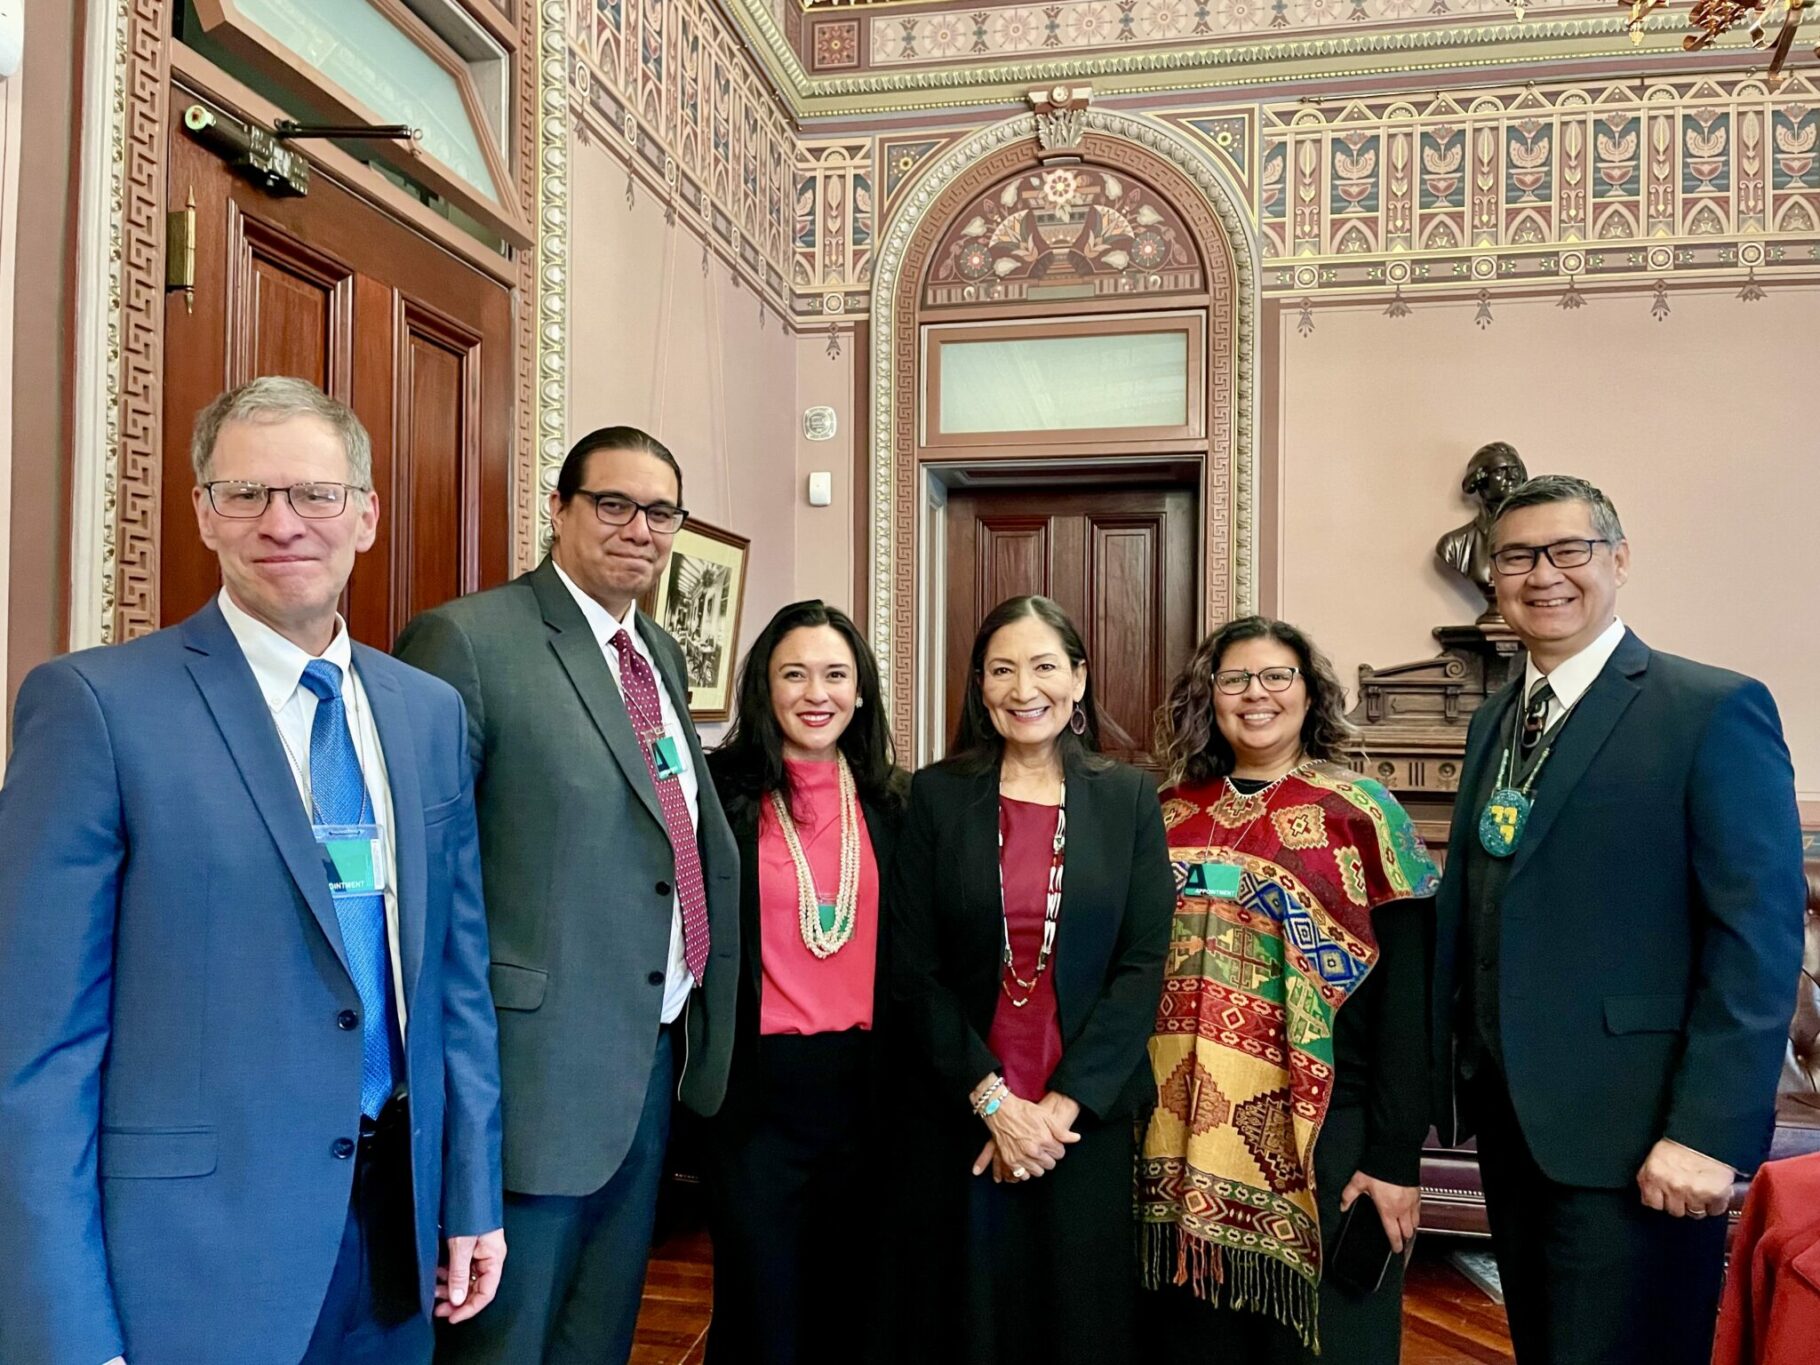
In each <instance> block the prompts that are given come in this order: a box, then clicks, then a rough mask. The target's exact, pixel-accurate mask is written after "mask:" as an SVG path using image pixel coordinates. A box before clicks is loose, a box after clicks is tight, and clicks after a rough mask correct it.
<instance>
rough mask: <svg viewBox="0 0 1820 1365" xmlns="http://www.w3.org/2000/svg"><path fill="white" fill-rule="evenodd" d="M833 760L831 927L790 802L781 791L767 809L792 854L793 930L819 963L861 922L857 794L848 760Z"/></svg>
mask: <svg viewBox="0 0 1820 1365" xmlns="http://www.w3.org/2000/svg"><path fill="white" fill-rule="evenodd" d="M834 761H835V763H836V764H838V765H839V769H840V773H839V779H838V780H839V790H840V796H839V804H840V886H839V888H838V889H837V890H836V891H835V893H834V920H833V923H831V924H827V925H824V924H823V923H822V906H821V897H820V896H818V895H817V894H816V892H815V877H814V874H812V873H811V872H810V870H809V859H808V856H807V855H806V854H804V852H803V845H802V840H801V839H799V838H797V835H796V822H795V821H794V820H792V819H791V818H790V803H789V802H787V801H786V800H784V794H783V793H782V792H781V791H774V792H772V793H771V809H772V811H773V812H774V813H775V814H776V815H777V826H778V828H779V829H780V830H782V831H783V835H784V847H785V848H787V849H789V850H790V861H791V862H792V863H794V864H795V865H796V919H797V927H798V929H799V930H800V931H801V933H802V936H803V947H805V948H807V949H808V950H809V951H810V952H812V953H814V954H815V955H816V956H817V957H820V958H829V957H833V956H834V955H835V954H836V953H838V952H839V951H840V950H841V949H842V948H845V947H846V946H847V941H848V940H849V939H851V938H852V937H853V928H854V925H855V924H857V923H858V921H859V854H860V850H859V793H858V791H857V790H856V788H855V787H854V785H853V772H852V770H851V769H850V768H848V767H847V756H846V755H845V754H843V753H840V752H839V751H836V753H835V756H834Z"/></svg>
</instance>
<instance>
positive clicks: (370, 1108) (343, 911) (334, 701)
mask: <svg viewBox="0 0 1820 1365" xmlns="http://www.w3.org/2000/svg"><path fill="white" fill-rule="evenodd" d="M303 685H304V686H305V687H307V688H309V689H310V691H312V692H314V693H315V694H316V720H315V722H314V724H312V725H311V727H310V795H311V797H312V799H313V801H314V804H315V807H316V809H315V819H316V821H317V823H319V824H324V825H362V824H373V823H375V821H374V819H373V809H372V804H371V802H369V801H368V800H367V784H366V778H365V777H364V776H363V775H362V774H361V771H360V756H359V755H358V754H356V753H355V752H354V736H353V734H352V733H351V732H350V731H349V730H348V709H347V704H346V703H345V702H343V701H342V699H341V670H340V669H339V668H337V667H336V666H335V665H334V664H332V663H330V662H329V661H328V660H326V659H311V660H310V662H309V663H308V664H306V665H305V666H304V670H303ZM335 918H336V919H338V920H339V921H340V922H341V942H342V946H343V947H344V948H345V949H346V950H347V955H348V969H349V970H350V971H351V972H353V974H354V989H355V990H357V991H359V992H360V1005H361V1011H360V1012H361V1014H362V1016H363V1021H362V1022H363V1028H364V1032H363V1035H362V1043H363V1046H362V1049H361V1065H360V1112H361V1113H363V1114H365V1115H366V1116H367V1117H368V1118H370V1119H371V1118H378V1117H379V1111H380V1110H381V1109H383V1108H385V1103H386V1101H387V1100H389V1099H390V1098H391V1097H392V1026H391V1019H392V972H391V965H390V962H389V960H388V957H387V953H386V928H385V897H384V896H383V895H376V896H337V897H335Z"/></svg>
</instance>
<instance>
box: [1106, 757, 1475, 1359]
mask: <svg viewBox="0 0 1820 1365" xmlns="http://www.w3.org/2000/svg"><path fill="white" fill-rule="evenodd" d="M1163 796H1164V799H1165V801H1166V802H1167V808H1168V809H1169V810H1170V812H1171V816H1172V818H1171V820H1170V827H1169V856H1170V861H1171V863H1172V864H1173V868H1174V872H1175V883H1176V909H1175V919H1174V923H1173V925H1172V927H1171V933H1170V943H1169V950H1168V953H1167V955H1166V957H1165V959H1164V976H1165V979H1164V984H1163V999H1162V1004H1161V1006H1160V1007H1159V1009H1158V1011H1157V1026H1156V1031H1155V1033H1154V1034H1153V1036H1152V1038H1151V1040H1150V1061H1151V1069H1152V1072H1153V1074H1154V1075H1155V1077H1156V1080H1157V1089H1158V1100H1159V1103H1158V1107H1157V1109H1156V1110H1155V1111H1154V1112H1153V1114H1152V1115H1151V1119H1150V1124H1149V1127H1148V1129H1147V1130H1146V1132H1145V1135H1144V1151H1143V1161H1142V1163H1141V1166H1140V1188H1139V1193H1138V1203H1139V1208H1140V1216H1141V1218H1142V1221H1143V1240H1144V1256H1143V1259H1142V1269H1143V1274H1144V1277H1145V1280H1146V1282H1147V1283H1149V1284H1152V1285H1153V1286H1156V1285H1161V1284H1163V1283H1165V1282H1174V1283H1178V1284H1180V1283H1184V1282H1185V1283H1187V1284H1188V1286H1189V1287H1190V1288H1191V1290H1192V1291H1193V1292H1194V1293H1195V1294H1196V1295H1197V1296H1198V1297H1201V1298H1204V1299H1208V1300H1210V1301H1214V1302H1236V1301H1237V1300H1238V1299H1246V1300H1255V1301H1256V1302H1259V1303H1262V1304H1264V1305H1265V1306H1266V1307H1267V1309H1268V1311H1271V1312H1273V1313H1275V1314H1276V1315H1277V1316H1278V1317H1280V1318H1281V1319H1282V1320H1283V1321H1284V1322H1286V1323H1288V1324H1289V1325H1291V1326H1292V1327H1294V1328H1295V1329H1296V1330H1297V1331H1298V1332H1299V1333H1300V1334H1301V1335H1302V1337H1303V1339H1304V1340H1305V1341H1310V1340H1312V1333H1313V1322H1314V1303H1315V1300H1314V1291H1315V1286H1316V1284H1317V1283H1318V1281H1319V1278H1320V1267H1321V1255H1320V1239H1319V1228H1318V1218H1317V1214H1316V1206H1315V1191H1314V1164H1313V1154H1314V1148H1315V1143H1316V1141H1317V1139H1318V1138H1319V1136H1320V1132H1321V1124H1322V1122H1323V1120H1324V1119H1325V1118H1326V1115H1327V1107H1328V1104H1329V1102H1330V1100H1331V1098H1332V1094H1333V1074H1334V1073H1333V1024H1334V1016H1335V1014H1336V1012H1337V1011H1338V1010H1339V1009H1340V1008H1341V1007H1342V1006H1343V1005H1344V1004H1345V1003H1346V1001H1347V1000H1348V999H1349V998H1350V997H1351V995H1352V992H1353V990H1354V989H1355V988H1356V987H1357V986H1358V984H1359V982H1360V981H1362V980H1364V978H1365V976H1366V974H1367V973H1368V972H1369V971H1370V970H1371V967H1372V964H1373V963H1375V962H1376V961H1377V957H1378V949H1377V941H1376V939H1375V937H1374V936H1373V933H1372V925H1371V912H1372V910H1373V909H1374V908H1376V907H1377V906H1379V905H1382V904H1385V903H1387V902H1389V901H1395V900H1405V899H1412V898H1418V897H1425V896H1430V895H1432V894H1433V893H1434V889H1435V887H1436V885H1437V883H1438V882H1439V874H1438V873H1437V872H1436V870H1435V866H1434V863H1433V862H1432V861H1431V860H1430V859H1429V857H1428V853H1427V850H1426V849H1424V848H1423V847H1422V842H1421V839H1420V838H1419V837H1418V836H1417V835H1416V832H1415V827H1414V825H1413V824H1412V823H1411V822H1410V819H1409V817H1408V815H1407V814H1405V813H1404V811H1403V809H1402V807H1401V806H1399V805H1397V804H1396V802H1395V801H1393V800H1392V799H1391V798H1390V795H1389V793H1387V792H1386V791H1385V790H1384V788H1383V787H1382V786H1380V785H1379V784H1378V783H1376V782H1373V781H1371V780H1370V779H1367V778H1362V777H1359V776H1358V775H1356V774H1354V773H1350V772H1347V771H1346V770H1345V769H1342V768H1338V767H1336V766H1333V765H1330V764H1321V765H1317V766H1315V767H1313V768H1311V769H1307V770H1304V771H1303V772H1301V773H1298V774H1296V775H1294V776H1291V777H1289V778H1286V779H1284V780H1283V781H1282V783H1281V784H1279V785H1278V786H1276V787H1275V788H1274V789H1272V790H1269V791H1268V792H1259V793H1256V794H1253V795H1250V796H1247V795H1245V794H1243V793H1240V792H1238V791H1236V790H1235V789H1234V788H1233V787H1232V786H1231V785H1230V784H1229V783H1227V782H1226V781H1225V780H1224V779H1220V780H1219V782H1218V783H1217V784H1207V785H1204V786H1201V787H1193V788H1177V789H1173V790H1170V791H1166V792H1164V793H1163ZM1330 837H1331V838H1332V839H1333V840H1334V841H1335V842H1337V843H1338V845H1339V846H1338V847H1337V848H1330V847H1329V839H1330ZM1208 865H1211V866H1208ZM1235 872H1236V877H1235V876H1234V875H1233V874H1234V873H1235ZM1191 874H1192V875H1191ZM1213 886H1218V887H1219V888H1220V889H1221V893H1222V894H1217V895H1215V894H1203V892H1204V890H1205V888H1208V887H1213ZM1235 1286H1236V1288H1235ZM1222 1296H1224V1297H1222Z"/></svg>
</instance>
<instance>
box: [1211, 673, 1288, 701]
mask: <svg viewBox="0 0 1820 1365" xmlns="http://www.w3.org/2000/svg"><path fill="white" fill-rule="evenodd" d="M1301 672H1302V670H1301V669H1299V668H1266V669H1262V670H1260V671H1259V672H1256V673H1253V672H1252V671H1251V670H1250V669H1248V668H1228V669H1225V670H1224V671H1222V672H1219V673H1215V674H1214V675H1213V685H1214V686H1215V687H1217V688H1219V689H1220V691H1222V692H1224V693H1225V694H1226V695H1227V696H1229V697H1236V696H1238V695H1239V693H1241V692H1248V691H1250V690H1251V680H1252V679H1253V678H1256V679H1257V680H1258V681H1259V682H1261V683H1263V684H1264V690H1265V691H1266V692H1287V691H1288V690H1289V689H1290V688H1291V687H1292V686H1294V684H1295V680H1296V678H1297V677H1298V676H1299V675H1300V674H1301Z"/></svg>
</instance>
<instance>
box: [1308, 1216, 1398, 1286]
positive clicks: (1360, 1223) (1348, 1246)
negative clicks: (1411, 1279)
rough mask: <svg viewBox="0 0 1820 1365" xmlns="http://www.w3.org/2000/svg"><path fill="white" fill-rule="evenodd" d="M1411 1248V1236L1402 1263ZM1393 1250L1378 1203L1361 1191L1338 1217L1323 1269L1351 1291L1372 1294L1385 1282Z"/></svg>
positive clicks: (1334, 1280) (1337, 1282)
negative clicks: (1335, 1231) (1338, 1227)
mask: <svg viewBox="0 0 1820 1365" xmlns="http://www.w3.org/2000/svg"><path fill="white" fill-rule="evenodd" d="M1414 1249H1415V1238H1413V1237H1411V1238H1410V1239H1409V1240H1408V1241H1407V1242H1405V1243H1404V1246H1403V1261H1404V1263H1405V1264H1407V1263H1408V1261H1409V1253H1410V1252H1411V1251H1413V1250H1414ZM1396 1254H1397V1253H1396V1252H1395V1251H1394V1250H1392V1249H1391V1245H1390V1236H1389V1234H1388V1233H1386V1232H1385V1231H1384V1220H1383V1218H1382V1217H1380V1216H1379V1214H1378V1206H1377V1204H1376V1203H1375V1202H1374V1201H1373V1199H1372V1197H1371V1196H1370V1195H1368V1194H1361V1195H1360V1196H1359V1197H1358V1198H1357V1199H1355V1200H1353V1201H1352V1207H1351V1208H1349V1209H1347V1210H1346V1213H1345V1215H1344V1216H1343V1217H1342V1218H1341V1219H1340V1233H1339V1236H1337V1237H1335V1238H1334V1240H1333V1246H1332V1248H1331V1249H1329V1251H1328V1253H1327V1266H1326V1269H1325V1271H1324V1272H1323V1273H1324V1274H1326V1275H1328V1276H1330V1277H1331V1278H1332V1280H1333V1282H1334V1283H1335V1284H1337V1285H1339V1286H1340V1287H1341V1288H1342V1289H1348V1290H1351V1291H1352V1292H1353V1293H1354V1294H1361V1295H1363V1294H1375V1293H1377V1291H1378V1286H1380V1285H1381V1284H1383V1283H1384V1276H1385V1275H1386V1274H1387V1273H1389V1270H1390V1261H1391V1258H1392V1257H1393V1256H1395V1255H1396Z"/></svg>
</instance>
